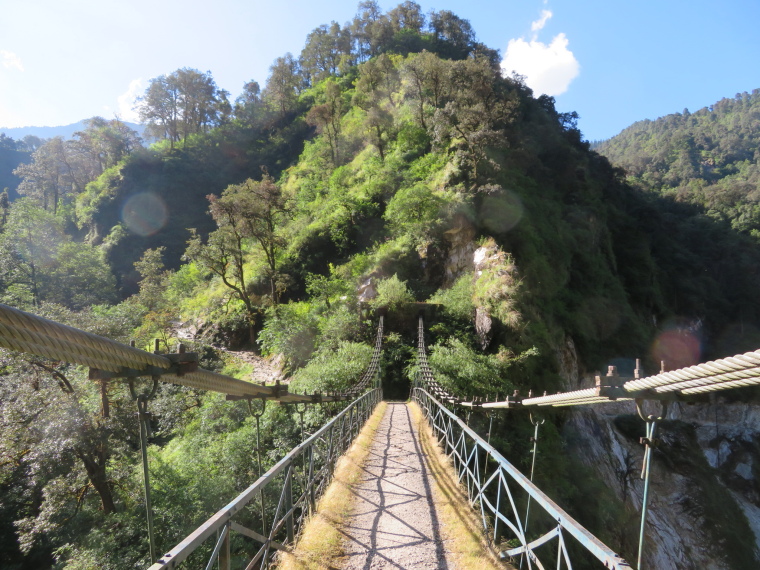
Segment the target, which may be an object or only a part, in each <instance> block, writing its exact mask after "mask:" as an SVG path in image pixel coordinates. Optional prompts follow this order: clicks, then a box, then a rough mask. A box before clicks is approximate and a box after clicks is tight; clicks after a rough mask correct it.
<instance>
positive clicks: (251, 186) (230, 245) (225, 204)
mask: <svg viewBox="0 0 760 570" xmlns="http://www.w3.org/2000/svg"><path fill="white" fill-rule="evenodd" d="M208 199H209V202H210V206H209V212H210V213H211V216H212V217H213V218H214V221H215V222H216V224H217V226H218V229H217V230H215V231H213V232H211V234H209V237H208V241H207V242H206V243H205V244H204V243H203V240H202V239H201V237H200V236H199V235H198V234H197V233H195V232H193V234H192V236H191V238H190V240H188V247H187V250H186V253H185V255H186V257H187V258H188V259H190V260H192V261H195V262H196V263H198V264H199V265H201V266H202V267H204V268H205V269H206V270H208V271H210V272H211V273H213V274H215V275H217V276H219V278H220V279H221V280H222V283H224V285H225V286H226V287H228V288H229V289H230V290H231V291H232V292H233V294H234V295H235V296H236V297H237V298H238V299H239V300H240V301H242V303H243V305H244V306H245V310H246V313H247V316H248V322H249V331H250V335H251V341H253V340H254V338H253V337H254V332H253V330H254V329H253V326H254V324H255V320H256V317H257V315H258V314H259V312H260V307H259V306H258V304H257V303H258V297H259V296H258V295H256V294H255V293H254V292H253V287H252V283H253V279H252V276H251V275H249V274H248V272H247V271H246V258H247V252H248V250H249V247H248V246H249V244H250V245H253V246H254V248H255V247H258V252H259V253H261V254H262V255H263V257H264V263H265V267H266V269H265V273H266V277H267V280H268V281H269V288H270V298H271V302H272V303H273V304H276V303H277V302H278V298H279V295H280V293H281V291H282V289H283V288H284V281H285V279H284V278H285V276H284V275H282V274H281V273H280V271H279V266H278V258H279V253H280V251H281V249H282V248H283V247H284V245H285V241H284V238H283V237H282V236H281V235H280V231H279V230H280V225H281V223H282V222H283V221H284V220H285V218H286V217H287V216H288V215H289V213H290V201H289V200H288V198H287V197H286V196H285V195H284V194H283V193H282V190H281V189H280V187H279V186H278V185H277V184H276V183H275V181H274V179H273V178H272V177H271V176H269V175H267V174H265V175H264V177H263V178H262V180H261V181H254V180H251V179H248V180H246V181H245V182H243V183H242V184H233V185H231V186H228V187H227V188H226V189H225V190H224V192H222V195H221V197H219V196H216V195H214V194H210V195H209V196H208Z"/></svg>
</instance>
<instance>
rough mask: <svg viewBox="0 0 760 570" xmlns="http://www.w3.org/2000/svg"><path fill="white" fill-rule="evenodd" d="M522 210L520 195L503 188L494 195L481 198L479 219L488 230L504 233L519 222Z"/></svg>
mask: <svg viewBox="0 0 760 570" xmlns="http://www.w3.org/2000/svg"><path fill="white" fill-rule="evenodd" d="M523 211H524V207H523V203H522V200H520V197H519V196H518V195H517V194H515V193H514V192H511V191H509V190H503V191H501V192H499V194H498V195H496V196H487V197H486V198H484V199H483V204H482V205H481V207H480V219H481V223H482V224H483V225H484V226H485V227H486V228H488V229H489V230H490V231H492V232H495V233H505V232H508V231H509V230H511V229H512V228H514V227H515V226H516V225H517V224H519V223H520V220H521V219H522V217H523Z"/></svg>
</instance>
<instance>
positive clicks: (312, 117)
mask: <svg viewBox="0 0 760 570" xmlns="http://www.w3.org/2000/svg"><path fill="white" fill-rule="evenodd" d="M324 100H325V102H324V103H321V104H319V105H315V106H314V107H312V108H311V110H310V111H309V113H308V114H307V115H306V121H307V122H308V123H309V124H311V125H314V126H316V127H317V129H318V130H319V132H320V133H322V134H324V135H325V138H326V139H327V144H328V145H329V146H330V157H331V159H332V163H333V164H334V165H336V166H337V165H338V164H339V160H340V152H339V148H338V135H339V134H340V120H341V118H342V116H343V94H342V92H341V90H340V86H339V85H338V84H337V83H336V82H335V80H333V79H330V80H328V81H327V82H326V83H325V93H324Z"/></svg>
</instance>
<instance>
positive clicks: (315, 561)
mask: <svg viewBox="0 0 760 570" xmlns="http://www.w3.org/2000/svg"><path fill="white" fill-rule="evenodd" d="M387 407H388V405H387V404H386V403H385V402H380V404H379V405H378V407H377V409H376V410H375V411H374V413H373V414H372V416H371V417H370V418H369V420H368V421H367V423H366V424H365V426H364V428H363V429H362V431H361V433H359V436H358V437H357V438H356V441H354V443H353V445H352V446H351V447H350V448H349V450H348V452H347V453H346V454H345V455H343V457H341V458H340V460H339V461H338V463H337V465H336V467H335V474H334V475H333V481H332V483H331V484H330V486H329V487H328V488H327V491H325V494H324V495H322V498H321V499H320V500H319V502H318V504H317V512H316V514H315V515H314V516H312V517H311V518H310V519H309V521H308V522H307V523H306V525H305V526H304V530H303V533H302V534H301V537H300V539H299V540H298V544H297V545H296V547H295V549H293V550H292V551H291V552H287V553H286V552H283V553H282V555H281V556H280V560H279V564H278V566H277V567H278V568H279V569H282V570H301V569H305V568H308V569H324V570H330V569H334V568H339V567H340V566H341V565H342V562H341V556H342V555H343V534H342V533H341V532H340V529H341V528H342V526H343V521H344V519H345V517H346V516H347V515H348V514H349V513H350V512H351V508H352V507H353V500H352V497H353V494H352V493H351V492H350V490H349V489H350V488H351V486H352V485H355V484H357V483H358V482H359V481H360V479H361V475H362V464H363V463H364V460H365V459H366V458H367V456H368V455H369V449H370V446H371V445H372V439H373V437H374V436H375V432H376V431H377V428H378V426H379V425H380V420H382V418H383V415H384V414H385V409H386V408H387Z"/></svg>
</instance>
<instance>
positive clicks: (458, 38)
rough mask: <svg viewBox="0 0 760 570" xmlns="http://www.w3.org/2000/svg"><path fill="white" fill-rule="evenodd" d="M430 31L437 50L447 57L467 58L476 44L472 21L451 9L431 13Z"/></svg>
mask: <svg viewBox="0 0 760 570" xmlns="http://www.w3.org/2000/svg"><path fill="white" fill-rule="evenodd" d="M430 31H431V32H432V34H433V39H434V41H435V51H436V52H437V53H438V54H439V55H441V56H442V57H445V58H451V59H465V58H466V57H467V56H468V55H469V54H470V52H471V50H472V48H473V46H474V45H475V32H474V31H473V29H472V26H471V25H470V22H468V21H467V20H464V19H462V18H460V17H459V16H457V15H456V14H454V13H453V12H451V11H449V10H441V11H440V12H436V11H435V10H433V11H432V12H431V13H430Z"/></svg>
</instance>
